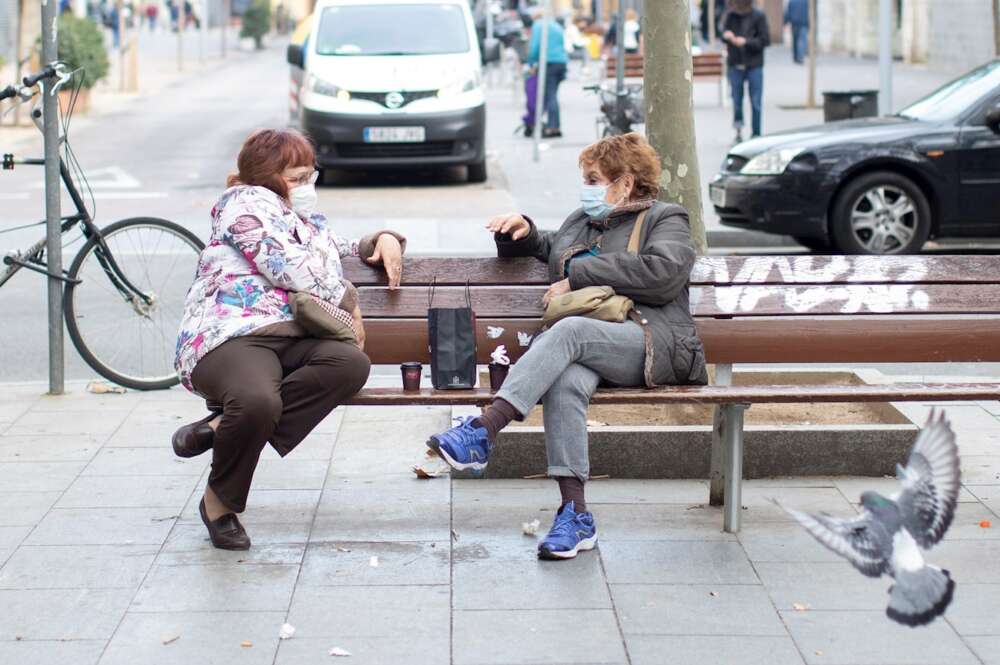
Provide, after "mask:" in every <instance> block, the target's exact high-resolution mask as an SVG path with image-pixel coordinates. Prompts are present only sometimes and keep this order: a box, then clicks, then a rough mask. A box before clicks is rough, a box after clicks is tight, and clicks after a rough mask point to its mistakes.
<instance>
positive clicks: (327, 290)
mask: <svg viewBox="0 0 1000 665" xmlns="http://www.w3.org/2000/svg"><path fill="white" fill-rule="evenodd" d="M284 214H285V213H284V210H282V208H281V206H280V205H279V204H278V203H277V201H271V200H269V199H267V198H265V197H260V198H257V199H256V200H253V201H252V202H246V203H235V202H234V203H231V204H230V205H229V206H227V207H226V209H225V210H224V211H223V213H222V219H221V220H220V221H221V224H220V226H221V230H222V239H223V241H224V242H227V243H229V244H230V245H232V246H233V247H235V248H236V249H237V250H238V251H239V252H240V253H241V254H243V256H244V257H246V259H247V260H248V261H249V262H250V263H251V264H252V265H253V266H254V268H256V270H257V272H258V273H260V274H261V275H263V276H264V277H265V278H267V279H268V280H269V281H270V282H271V283H272V284H274V285H275V286H277V287H279V288H282V289H286V290H289V291H306V292H308V293H312V294H313V295H315V296H317V297H319V298H322V299H324V300H326V301H328V302H332V303H336V304H339V303H340V301H341V299H342V298H343V295H344V293H345V291H346V286H345V285H344V283H343V282H342V281H341V280H339V279H333V278H332V276H331V275H330V274H329V273H328V271H327V267H326V265H325V262H324V261H323V259H322V257H320V256H318V255H315V254H313V253H311V252H310V251H309V250H308V249H307V247H306V246H305V245H303V244H302V243H301V242H299V239H298V238H296V237H295V236H293V235H292V233H291V228H292V227H290V226H288V225H287V224H285V223H284V220H283V218H284Z"/></svg>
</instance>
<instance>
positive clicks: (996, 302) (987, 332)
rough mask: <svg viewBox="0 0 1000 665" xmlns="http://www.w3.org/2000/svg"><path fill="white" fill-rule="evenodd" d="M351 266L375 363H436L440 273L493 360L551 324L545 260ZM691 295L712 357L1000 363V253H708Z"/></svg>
mask: <svg viewBox="0 0 1000 665" xmlns="http://www.w3.org/2000/svg"><path fill="white" fill-rule="evenodd" d="M344 268H345V272H346V277H347V278H348V279H350V280H351V281H352V282H354V284H355V285H357V286H358V290H359V294H360V301H361V308H362V311H363V313H364V316H365V321H366V330H367V334H368V345H367V349H366V350H367V351H368V353H369V355H370V356H371V357H372V361H373V362H374V363H376V364H394V363H397V362H405V361H409V360H419V361H422V362H426V361H427V359H428V357H429V356H428V350H427V302H428V300H427V299H428V294H429V285H430V284H431V282H432V281H436V284H437V287H436V291H435V298H434V304H435V305H436V306H442V307H450V306H453V307H458V306H462V305H463V304H464V302H465V284H466V283H467V282H468V284H469V286H470V290H471V294H472V302H473V309H474V310H475V312H476V316H477V326H478V330H477V336H478V348H479V356H480V360H481V361H482V362H487V361H488V359H489V354H490V352H491V351H492V350H493V349H494V348H495V347H496V345H498V344H505V345H506V346H507V350H508V352H509V354H510V355H511V357H512V358H515V359H516V358H517V357H519V356H520V355H521V354H522V353H523V352H524V349H525V348H526V347H527V345H528V343H529V342H530V339H531V336H533V335H534V334H536V333H537V332H538V330H539V328H540V326H541V320H540V317H541V313H542V306H541V297H542V294H543V293H544V292H545V290H546V288H547V287H548V279H547V275H546V267H545V265H544V264H543V263H541V262H540V261H536V260H535V259H498V258H412V257H411V258H408V259H407V262H406V264H405V266H404V275H403V285H402V286H401V288H399V289H397V290H395V291H389V290H388V288H387V287H386V281H385V275H384V273H383V271H381V270H375V269H373V268H371V267H369V266H366V265H364V264H362V263H361V262H360V261H358V260H357V259H348V260H345V263H344ZM691 303H692V312H693V314H694V316H695V321H696V324H697V326H698V330H699V334H700V335H701V338H702V340H703V341H704V343H705V349H706V354H707V356H708V360H709V362H715V363H728V362H741V363H780V362H790V363H791V362H794V363H834V362H979V361H990V362H996V361H1000V257H994V256H901V257H877V256H864V257H849V256H811V255H798V256H748V257H702V258H699V260H698V263H697V264H696V266H695V269H694V270H693V272H692V276H691Z"/></svg>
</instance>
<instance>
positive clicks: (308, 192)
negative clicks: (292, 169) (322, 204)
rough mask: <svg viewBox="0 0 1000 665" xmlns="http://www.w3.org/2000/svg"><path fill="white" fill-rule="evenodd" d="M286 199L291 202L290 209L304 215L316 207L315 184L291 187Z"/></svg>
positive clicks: (317, 196) (310, 212)
mask: <svg viewBox="0 0 1000 665" xmlns="http://www.w3.org/2000/svg"><path fill="white" fill-rule="evenodd" d="M288 199H289V201H290V202H291V204H292V210H294V211H295V212H297V213H298V214H300V215H302V216H303V217H305V216H308V215H310V214H312V211H313V210H315V209H316V203H317V202H318V201H319V194H317V193H316V185H313V184H311V183H310V184H308V185H299V186H298V187H293V188H292V190H291V191H290V192H289V193H288Z"/></svg>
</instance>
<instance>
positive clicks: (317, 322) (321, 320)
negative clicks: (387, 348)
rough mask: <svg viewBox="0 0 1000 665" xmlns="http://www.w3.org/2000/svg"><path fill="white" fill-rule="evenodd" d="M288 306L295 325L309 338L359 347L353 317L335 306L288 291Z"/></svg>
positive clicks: (300, 293) (302, 293) (316, 298)
mask: <svg viewBox="0 0 1000 665" xmlns="http://www.w3.org/2000/svg"><path fill="white" fill-rule="evenodd" d="M288 305H289V307H290V308H291V310H292V316H294V317H295V321H296V323H298V324H299V325H300V326H302V328H303V329H304V330H305V331H306V332H307V333H309V334H310V335H311V336H313V337H316V338H318V339H333V340H336V341H338V342H349V343H351V344H354V345H355V346H357V347H360V346H361V344H359V343H358V334H357V332H356V331H355V330H354V317H352V316H351V315H350V314H349V313H348V312H345V311H344V310H342V309H341V308H339V307H337V306H336V305H334V304H332V303H329V302H327V301H325V300H323V299H322V298H318V297H316V296H314V295H313V294H311V293H305V292H303V291H294V292H292V291H290V292H289V293H288Z"/></svg>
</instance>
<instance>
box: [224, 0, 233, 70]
mask: <svg viewBox="0 0 1000 665" xmlns="http://www.w3.org/2000/svg"><path fill="white" fill-rule="evenodd" d="M229 3H230V0H222V57H223V58H225V57H226V33H227V32H229V15H230V13H231V11H232V10H231V9H230V6H229Z"/></svg>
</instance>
